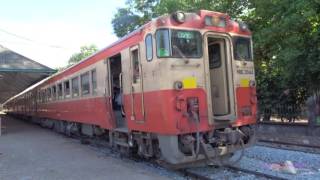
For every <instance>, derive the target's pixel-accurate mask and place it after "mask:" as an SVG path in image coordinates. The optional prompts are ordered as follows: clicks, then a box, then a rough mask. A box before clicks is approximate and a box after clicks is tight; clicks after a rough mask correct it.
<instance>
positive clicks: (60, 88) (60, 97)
mask: <svg viewBox="0 0 320 180" xmlns="http://www.w3.org/2000/svg"><path fill="white" fill-rule="evenodd" d="M57 91H58V99H62V83H60V84H58V89H57Z"/></svg>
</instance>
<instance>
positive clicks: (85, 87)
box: [80, 72, 90, 95]
mask: <svg viewBox="0 0 320 180" xmlns="http://www.w3.org/2000/svg"><path fill="white" fill-rule="evenodd" d="M80 78H81V95H87V94H90V83H89V72H86V73H84V74H82V75H81V76H80Z"/></svg>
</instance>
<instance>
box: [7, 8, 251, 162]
mask: <svg viewBox="0 0 320 180" xmlns="http://www.w3.org/2000/svg"><path fill="white" fill-rule="evenodd" d="M252 58H253V57H252V42H251V33H250V31H249V30H248V28H247V26H246V25H245V24H243V23H240V22H236V21H233V20H231V19H230V17H229V16H228V15H226V14H222V13H217V12H212V11H206V10H200V11H199V12H197V13H184V12H176V13H174V14H171V15H165V16H161V17H159V18H156V19H154V20H153V21H151V22H149V23H147V24H145V25H144V26H142V27H141V28H139V29H138V30H136V31H134V32H132V33H130V34H129V35H127V36H125V37H124V38H122V39H120V40H119V41H117V42H115V43H114V44H112V45H110V46H108V47H106V48H104V49H102V50H101V51H99V52H97V53H95V54H94V55H92V56H90V57H88V58H86V59H84V60H82V61H81V62H79V63H77V64H75V65H73V66H72V67H69V68H68V69H66V70H64V71H62V72H58V73H56V74H55V75H53V76H51V77H49V78H47V79H45V80H43V81H41V82H39V83H37V84H36V85H34V86H32V87H30V88H28V89H27V90H25V91H24V92H22V93H20V94H18V95H16V96H15V97H13V98H11V99H9V100H8V101H7V102H6V103H5V105H4V107H5V108H6V109H7V112H8V113H9V114H13V115H19V116H23V117H26V118H31V119H33V120H34V121H37V122H39V123H41V124H42V125H43V126H46V127H50V128H54V129H56V130H57V131H59V132H62V133H66V134H72V133H82V134H85V135H88V136H100V135H104V136H107V137H108V140H109V142H110V144H111V145H113V146H114V147H117V148H120V149H122V150H132V151H133V152H136V153H137V154H139V155H141V156H144V157H154V158H158V159H161V160H163V161H164V162H166V163H169V164H171V165H181V164H190V163H194V162H197V161H203V160H208V159H215V158H217V157H225V156H228V155H229V154H232V153H233V152H234V151H236V150H239V149H241V148H243V147H246V146H249V145H251V144H252V142H253V139H254V128H253V125H254V124H255V122H256V112H257V111H256V108H257V100H256V87H255V77H254V66H253V59H252Z"/></svg>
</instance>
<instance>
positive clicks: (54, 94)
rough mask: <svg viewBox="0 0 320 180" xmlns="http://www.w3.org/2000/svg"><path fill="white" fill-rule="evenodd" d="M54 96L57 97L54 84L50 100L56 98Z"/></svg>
mask: <svg viewBox="0 0 320 180" xmlns="http://www.w3.org/2000/svg"><path fill="white" fill-rule="evenodd" d="M56 97H57V88H56V86H55V85H54V86H53V87H52V100H53V101H54V100H56Z"/></svg>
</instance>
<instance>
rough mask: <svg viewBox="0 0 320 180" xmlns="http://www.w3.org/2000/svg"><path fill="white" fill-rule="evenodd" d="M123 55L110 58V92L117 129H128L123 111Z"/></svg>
mask: <svg viewBox="0 0 320 180" xmlns="http://www.w3.org/2000/svg"><path fill="white" fill-rule="evenodd" d="M121 60H122V59H121V54H117V55H115V56H113V57H111V58H109V61H108V62H109V63H108V72H109V76H108V77H109V87H110V88H109V90H110V98H111V106H112V110H113V114H114V118H115V123H116V127H117V128H126V127H127V123H126V120H125V113H124V111H123V89H122V87H123V86H122V65H121Z"/></svg>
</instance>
